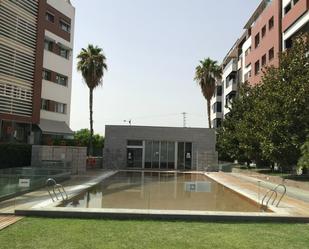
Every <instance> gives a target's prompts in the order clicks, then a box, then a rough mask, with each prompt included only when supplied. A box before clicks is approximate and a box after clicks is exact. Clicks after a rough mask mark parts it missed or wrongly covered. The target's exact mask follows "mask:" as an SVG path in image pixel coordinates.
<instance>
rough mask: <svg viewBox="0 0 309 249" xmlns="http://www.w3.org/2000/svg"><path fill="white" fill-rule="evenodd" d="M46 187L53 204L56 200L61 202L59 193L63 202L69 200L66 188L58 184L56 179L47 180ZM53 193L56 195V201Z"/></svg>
mask: <svg viewBox="0 0 309 249" xmlns="http://www.w3.org/2000/svg"><path fill="white" fill-rule="evenodd" d="M46 186H47V192H48V194H49V196H50V198H51V199H52V201H53V202H54V201H55V200H59V198H58V194H57V191H58V192H59V194H60V196H61V197H62V200H63V201H64V200H68V199H69V197H68V194H67V192H66V191H65V189H64V187H63V186H62V185H61V184H57V182H56V180H55V179H53V178H49V179H47V181H46ZM52 193H53V194H54V197H55V200H54V198H53V195H52Z"/></svg>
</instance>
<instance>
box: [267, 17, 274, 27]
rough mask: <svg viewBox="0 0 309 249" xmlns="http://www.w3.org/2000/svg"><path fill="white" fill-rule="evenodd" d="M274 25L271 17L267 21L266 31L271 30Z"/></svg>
mask: <svg viewBox="0 0 309 249" xmlns="http://www.w3.org/2000/svg"><path fill="white" fill-rule="evenodd" d="M274 24H275V23H274V17H272V18H270V19H269V21H268V30H271V29H272V28H273V27H274Z"/></svg>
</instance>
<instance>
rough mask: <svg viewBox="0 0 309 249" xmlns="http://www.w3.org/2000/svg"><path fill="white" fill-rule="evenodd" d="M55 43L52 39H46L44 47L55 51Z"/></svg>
mask: <svg viewBox="0 0 309 249" xmlns="http://www.w3.org/2000/svg"><path fill="white" fill-rule="evenodd" d="M53 46H54V43H53V42H52V41H49V40H46V39H45V41H44V48H45V49H46V50H48V51H53Z"/></svg>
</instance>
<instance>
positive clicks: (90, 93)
mask: <svg viewBox="0 0 309 249" xmlns="http://www.w3.org/2000/svg"><path fill="white" fill-rule="evenodd" d="M92 107H93V89H92V88H89V111H90V137H89V156H92V155H93V110H92Z"/></svg>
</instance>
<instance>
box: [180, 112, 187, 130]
mask: <svg viewBox="0 0 309 249" xmlns="http://www.w3.org/2000/svg"><path fill="white" fill-rule="evenodd" d="M181 114H182V115H183V128H186V126H187V113H186V112H183V113H181Z"/></svg>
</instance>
